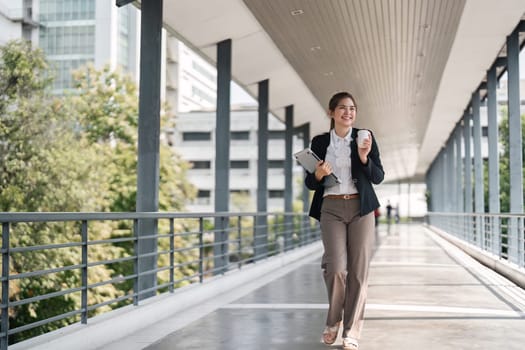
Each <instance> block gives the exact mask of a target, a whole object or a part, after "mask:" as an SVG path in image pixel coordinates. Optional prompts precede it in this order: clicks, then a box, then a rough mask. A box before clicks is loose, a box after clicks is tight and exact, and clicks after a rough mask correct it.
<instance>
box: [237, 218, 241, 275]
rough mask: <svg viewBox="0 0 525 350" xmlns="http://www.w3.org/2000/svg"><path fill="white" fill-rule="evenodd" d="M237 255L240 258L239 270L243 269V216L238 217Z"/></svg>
mask: <svg viewBox="0 0 525 350" xmlns="http://www.w3.org/2000/svg"><path fill="white" fill-rule="evenodd" d="M237 252H238V253H237V255H238V256H239V264H238V267H239V269H240V268H241V267H242V216H240V215H239V216H238V217H237Z"/></svg>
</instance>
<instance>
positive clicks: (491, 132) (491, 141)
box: [487, 64, 501, 256]
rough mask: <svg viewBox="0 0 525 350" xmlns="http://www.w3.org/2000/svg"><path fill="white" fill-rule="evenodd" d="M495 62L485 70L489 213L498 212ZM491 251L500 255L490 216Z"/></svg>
mask: <svg viewBox="0 0 525 350" xmlns="http://www.w3.org/2000/svg"><path fill="white" fill-rule="evenodd" d="M496 88H497V77H496V64H495V65H493V66H492V67H491V68H490V69H489V71H488V72H487V119H488V152H489V154H488V156H489V165H488V166H489V213H491V214H499V213H500V211H501V207H500V201H499V198H500V186H499V181H500V180H499V152H498V145H499V133H498V100H497V94H496ZM491 238H492V239H491V244H492V253H493V254H495V255H496V256H500V255H501V251H500V227H499V218H498V217H493V218H492V225H491Z"/></svg>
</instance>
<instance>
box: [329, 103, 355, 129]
mask: <svg viewBox="0 0 525 350" xmlns="http://www.w3.org/2000/svg"><path fill="white" fill-rule="evenodd" d="M356 112H357V107H356V106H355V104H354V101H352V99H351V98H350V97H345V98H343V99H341V100H340V101H339V103H338V104H337V106H335V109H334V110H333V111H330V117H331V118H333V119H334V123H335V126H336V127H337V126H340V127H344V128H351V127H352V125H354V122H355V118H356Z"/></svg>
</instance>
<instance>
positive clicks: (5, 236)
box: [0, 222, 9, 350]
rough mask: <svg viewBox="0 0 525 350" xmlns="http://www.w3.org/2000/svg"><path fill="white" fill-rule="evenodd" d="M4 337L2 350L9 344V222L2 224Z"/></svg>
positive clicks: (0, 340) (1, 340)
mask: <svg viewBox="0 0 525 350" xmlns="http://www.w3.org/2000/svg"><path fill="white" fill-rule="evenodd" d="M1 309H2V330H1V334H2V337H1V339H0V349H1V350H7V345H8V343H9V222H3V223H2V308H1Z"/></svg>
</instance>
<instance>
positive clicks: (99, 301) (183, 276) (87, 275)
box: [0, 212, 320, 350]
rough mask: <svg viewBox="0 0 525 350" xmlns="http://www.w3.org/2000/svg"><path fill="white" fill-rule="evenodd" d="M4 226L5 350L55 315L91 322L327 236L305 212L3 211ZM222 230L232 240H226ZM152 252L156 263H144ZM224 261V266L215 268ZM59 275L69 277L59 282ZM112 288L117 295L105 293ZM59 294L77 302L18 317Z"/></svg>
mask: <svg viewBox="0 0 525 350" xmlns="http://www.w3.org/2000/svg"><path fill="white" fill-rule="evenodd" d="M261 217H262V218H266V221H265V222H266V223H267V224H266V225H260V222H261V221H259V220H258V218H261ZM217 218H218V219H220V222H221V224H220V225H222V222H224V223H225V226H224V227H220V226H219V227H215V221H216V219H217ZM143 219H147V220H155V222H156V226H157V228H158V232H156V233H153V232H152V233H149V232H144V233H142V234H140V232H138V231H139V227H140V225H139V224H138V222H139V221H140V220H143ZM217 222H218V221H217ZM101 223H104V225H101ZM0 225H1V226H2V246H1V254H2V260H1V263H2V276H1V297H2V300H1V304H0V309H1V311H2V315H1V321H0V325H1V329H0V350H6V349H7V348H8V344H9V343H13V342H16V341H20V340H23V339H26V338H28V337H31V336H35V335H38V334H41V333H44V332H46V331H48V330H49V329H51V330H52V329H57V328H58V327H59V326H57V325H56V322H60V327H61V326H64V324H72V323H77V322H80V323H87V322H88V320H89V318H90V317H92V316H94V315H95V314H97V313H98V314H99V313H102V312H106V311H107V310H108V309H111V310H112V309H116V308H119V307H122V306H125V305H129V304H133V305H138V304H139V302H140V300H141V299H142V298H144V297H149V296H151V295H152V293H153V294H161V293H166V292H173V291H174V290H175V289H176V288H178V287H180V286H183V285H186V284H191V283H202V282H203V281H204V280H205V279H206V278H209V277H212V276H215V275H218V274H219V275H220V274H224V273H225V272H228V271H232V270H236V269H240V268H242V266H243V265H246V264H250V263H253V262H255V261H258V260H260V259H264V258H267V257H270V256H273V255H276V254H279V253H281V252H283V251H286V250H290V249H294V248H295V247H299V246H303V245H305V244H308V243H311V242H313V241H316V240H319V238H320V231H319V226H318V223H317V222H315V221H313V220H312V219H310V218H309V217H308V216H307V214H306V213H270V212H264V213H262V212H243V213H238V212H236V213H230V212H218V213H171V212H137V213H133V212H125V213H115V212H113V213H93V212H86V213H0ZM97 225H98V226H97ZM99 226H103V227H102V228H101V227H99ZM43 232H44V233H43ZM101 232H104V234H101ZM221 235H222V236H221ZM262 235H264V237H261V236H262ZM218 236H221V237H223V238H222V239H221V240H220V241H217V240H216V237H218ZM20 237H25V238H24V239H21V238H20ZM261 238H264V239H262V240H261ZM151 240H154V241H155V242H156V248H155V249H153V250H152V251H145V252H144V251H142V252H140V251H139V246H140V244H141V242H144V241H151ZM261 242H264V244H261ZM219 246H220V247H221V248H220V249H216V247H219ZM53 254H56V255H57V256H59V255H60V254H62V255H61V256H68V260H69V262H68V263H67V264H66V263H64V264H61V260H60V259H56V260H53V259H52V258H51V256H53ZM68 254H69V255H68ZM112 254H113V255H112ZM35 257H38V258H35ZM46 257H47V258H46ZM146 258H147V259H154V261H156V262H157V263H155V266H154V267H152V268H149V267H148V269H146V270H144V269H139V264H140V262H141V261H142V259H146ZM39 259H42V260H39ZM218 261H223V262H224V265H220V266H215V265H216V264H218ZM24 262H30V264H29V263H27V264H26V263H24ZM139 271H140V272H139ZM60 274H62V275H64V274H67V276H68V277H67V278H63V279H61V280H60V279H59V278H58V277H57V276H58V275H60ZM51 276H55V277H54V279H53V278H52V277H51ZM148 276H149V278H151V276H153V278H154V281H155V283H153V285H150V286H147V287H144V286H140V283H139V281H140V280H141V278H144V277H148ZM31 278H33V279H35V278H36V279H47V280H49V281H50V282H49V284H52V283H55V284H56V285H55V286H54V287H50V286H47V287H46V288H41V290H39V289H38V288H35V290H30V291H28V290H23V288H24V287H23V286H24V285H27V284H30V283H31V282H30V281H31V280H30V279H31ZM58 280H60V281H61V282H60V283H58V282H57V281H58ZM10 287H11V290H10ZM104 288H109V289H111V291H112V292H111V293H100V292H99V290H100V289H104ZM140 288H142V289H140ZM15 290H17V291H19V292H18V293H14V291H15ZM10 291H11V292H12V293H13V295H10ZM24 292H25V294H24ZM35 293H36V294H35ZM54 298H62V299H63V300H69V301H70V306H69V307H68V308H67V309H65V310H61V311H60V312H57V313H56V314H52V313H51V312H50V311H52V310H49V309H53V308H52V307H50V308H48V309H47V310H46V312H47V314H46V316H44V317H35V318H34V320H32V321H28V322H26V323H23V324H20V323H18V324H16V325H15V326H13V325H12V324H11V323H13V322H14V321H15V320H16V316H17V312H19V311H20V309H19V308H20V307H28V305H33V306H34V307H33V308H34V310H41V309H46V307H45V306H46V305H53V304H51V303H53V301H54ZM55 300H56V299H55ZM73 301H74V302H73ZM35 312H37V311H35ZM37 316H38V315H37ZM44 328H45V329H44ZM28 331H30V332H32V333H31V335H30V336H28V335H27V334H26V333H24V332H28ZM13 340H14V341H13Z"/></svg>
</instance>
